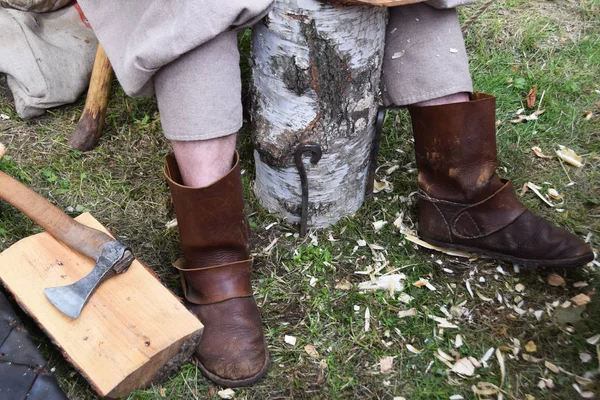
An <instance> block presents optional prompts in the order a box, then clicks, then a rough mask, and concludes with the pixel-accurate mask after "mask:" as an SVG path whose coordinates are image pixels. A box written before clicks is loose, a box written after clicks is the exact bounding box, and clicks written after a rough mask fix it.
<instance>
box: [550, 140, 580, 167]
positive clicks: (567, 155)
mask: <svg viewBox="0 0 600 400" xmlns="http://www.w3.org/2000/svg"><path fill="white" fill-rule="evenodd" d="M559 147H560V149H558V150H556V155H557V156H558V157H559V158H560V159H561V160H563V161H564V162H566V163H567V164H571V165H572V166H574V167H577V168H581V167H582V166H583V158H581V157H580V156H579V155H577V153H575V151H573V150H572V149H569V148H568V147H565V146H562V145H561V146H559Z"/></svg>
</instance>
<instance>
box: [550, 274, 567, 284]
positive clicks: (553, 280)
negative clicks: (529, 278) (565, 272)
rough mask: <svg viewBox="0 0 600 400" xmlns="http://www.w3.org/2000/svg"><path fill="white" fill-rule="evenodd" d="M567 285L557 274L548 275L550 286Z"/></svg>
mask: <svg viewBox="0 0 600 400" xmlns="http://www.w3.org/2000/svg"><path fill="white" fill-rule="evenodd" d="M564 284H565V280H564V278H563V277H562V276H560V275H557V274H550V275H548V285H550V286H562V285H564Z"/></svg>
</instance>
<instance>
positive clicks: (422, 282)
mask: <svg viewBox="0 0 600 400" xmlns="http://www.w3.org/2000/svg"><path fill="white" fill-rule="evenodd" d="M428 283H429V281H428V280H427V279H423V278H421V279H419V280H418V281H416V282H414V283H413V286H416V287H418V288H422V287H423V286H425V285H427V284H428Z"/></svg>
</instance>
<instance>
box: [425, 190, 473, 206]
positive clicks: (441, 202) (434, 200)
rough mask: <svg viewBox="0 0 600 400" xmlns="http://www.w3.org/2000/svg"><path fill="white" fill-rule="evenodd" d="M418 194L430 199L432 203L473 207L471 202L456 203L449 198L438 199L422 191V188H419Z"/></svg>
mask: <svg viewBox="0 0 600 400" xmlns="http://www.w3.org/2000/svg"><path fill="white" fill-rule="evenodd" d="M418 194H419V196H420V197H421V198H422V199H424V200H427V201H430V202H432V203H440V204H448V205H451V206H457V207H464V208H468V207H471V204H463V203H454V202H452V201H448V200H441V199H436V198H434V197H431V196H429V195H428V194H427V193H425V192H424V191H422V190H420V189H419V192H418Z"/></svg>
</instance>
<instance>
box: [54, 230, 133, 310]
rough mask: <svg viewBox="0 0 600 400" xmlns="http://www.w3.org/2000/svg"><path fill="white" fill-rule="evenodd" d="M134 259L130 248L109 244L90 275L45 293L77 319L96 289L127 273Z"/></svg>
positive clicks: (115, 243)
mask: <svg viewBox="0 0 600 400" xmlns="http://www.w3.org/2000/svg"><path fill="white" fill-rule="evenodd" d="M133 259H134V257H133V254H132V253H131V250H130V249H129V248H128V247H126V246H125V245H123V244H122V243H120V242H118V241H113V242H109V243H107V244H106V245H105V246H104V247H103V248H102V253H101V254H100V257H99V258H98V261H97V262H96V265H94V268H93V269H92V271H91V272H90V273H89V274H87V275H86V276H84V277H83V278H81V279H80V280H78V281H77V282H75V283H73V284H71V285H67V286H57V287H51V288H46V289H44V293H45V294H46V297H47V298H48V300H50V302H51V303H52V304H53V305H54V307H56V308H58V310H60V311H61V312H62V313H63V314H66V315H68V316H69V317H71V318H77V317H79V314H81V310H83V307H84V306H85V305H86V303H87V302H88V300H89V299H90V297H91V295H92V293H94V291H95V290H96V288H97V287H98V286H100V284H101V283H102V282H104V281H105V280H106V279H108V278H110V277H112V276H114V275H116V274H121V273H123V272H125V271H127V269H128V268H129V266H130V265H131V262H132V261H133Z"/></svg>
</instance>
